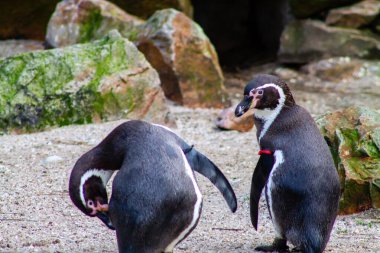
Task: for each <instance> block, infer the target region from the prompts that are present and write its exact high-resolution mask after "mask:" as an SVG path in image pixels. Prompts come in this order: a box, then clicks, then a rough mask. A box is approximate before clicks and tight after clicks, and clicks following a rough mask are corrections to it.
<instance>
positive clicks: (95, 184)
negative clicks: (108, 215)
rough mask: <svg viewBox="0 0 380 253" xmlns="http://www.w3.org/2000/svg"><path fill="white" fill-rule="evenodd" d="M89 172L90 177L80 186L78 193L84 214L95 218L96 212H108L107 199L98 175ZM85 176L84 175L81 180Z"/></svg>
mask: <svg viewBox="0 0 380 253" xmlns="http://www.w3.org/2000/svg"><path fill="white" fill-rule="evenodd" d="M94 171H95V170H90V171H89V172H90V174H91V176H90V177H88V179H85V180H82V181H84V183H83V184H81V187H80V190H81V191H82V192H80V195H82V196H81V204H82V205H83V206H84V209H82V211H83V210H84V213H85V214H87V215H89V216H96V215H97V213H98V212H107V211H108V197H107V191H106V188H105V185H104V184H103V181H102V178H101V176H100V175H99V174H100V173H94ZM86 177H87V175H86V174H84V176H83V178H86Z"/></svg>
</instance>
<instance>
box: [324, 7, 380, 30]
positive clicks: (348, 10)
mask: <svg viewBox="0 0 380 253" xmlns="http://www.w3.org/2000/svg"><path fill="white" fill-rule="evenodd" d="M379 14H380V1H377V0H366V1H361V2H359V3H357V4H354V5H352V6H347V7H342V8H338V9H332V10H330V11H329V13H328V15H327V18H326V24H328V25H333V26H341V27H349V28H359V27H362V26H365V25H368V24H370V23H371V22H372V21H374V20H375V18H376V17H377V16H378V15H379Z"/></svg>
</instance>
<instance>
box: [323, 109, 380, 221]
mask: <svg viewBox="0 0 380 253" xmlns="http://www.w3.org/2000/svg"><path fill="white" fill-rule="evenodd" d="M317 124H318V125H319V127H320V130H321V132H322V134H323V135H324V137H325V139H326V141H327V143H328V145H329V146H330V149H331V153H332V154H333V158H334V161H335V163H336V166H337V169H338V173H339V176H340V182H341V190H342V196H341V199H340V204H339V211H340V213H341V214H351V213H356V212H359V211H363V210H366V209H368V208H371V207H375V208H380V113H378V112H376V111H373V110H370V109H368V108H364V107H350V108H347V109H344V110H341V111H336V112H333V113H328V114H326V115H323V116H321V117H320V118H319V119H317Z"/></svg>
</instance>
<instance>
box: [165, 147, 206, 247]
mask: <svg viewBox="0 0 380 253" xmlns="http://www.w3.org/2000/svg"><path fill="white" fill-rule="evenodd" d="M181 154H182V158H183V162H184V163H185V171H186V174H187V175H188V176H189V177H190V179H191V182H192V183H193V186H194V190H195V194H196V195H197V201H196V202H195V205H194V213H193V219H192V220H191V223H190V225H189V226H188V227H187V228H186V229H185V230H183V231H182V233H181V234H180V235H179V236H178V237H177V238H176V239H174V241H172V242H171V243H170V244H169V245H168V246H167V247H166V249H165V251H164V252H173V249H174V247H175V246H176V245H177V243H178V242H180V241H181V240H182V239H183V238H184V237H185V236H186V235H187V234H188V233H189V231H190V230H191V229H192V228H193V227H194V226H195V224H196V223H197V221H198V219H199V215H200V208H201V204H202V194H201V191H200V190H199V187H198V184H197V182H196V181H195V177H194V173H193V170H192V169H191V167H190V165H189V162H188V161H187V159H186V156H185V154H184V153H183V151H182V149H181Z"/></svg>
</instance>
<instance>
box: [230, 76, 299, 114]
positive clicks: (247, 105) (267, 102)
mask: <svg viewBox="0 0 380 253" xmlns="http://www.w3.org/2000/svg"><path fill="white" fill-rule="evenodd" d="M294 104H295V102H294V99H293V96H292V93H291V92H290V89H289V87H288V86H287V85H286V83H285V82H284V81H282V80H281V79H280V78H278V77H276V76H272V75H257V76H256V77H255V78H254V79H253V80H251V81H250V82H249V83H248V84H247V85H246V86H245V88H244V98H243V100H242V101H241V102H240V103H239V104H238V105H237V107H236V109H235V116H236V117H240V116H242V115H243V114H244V113H246V112H247V111H248V110H250V109H255V116H258V115H260V114H261V113H263V112H271V111H274V110H276V109H278V108H282V107H283V106H284V105H285V106H293V105H294Z"/></svg>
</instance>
